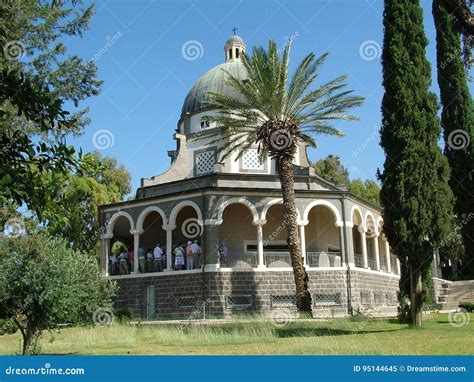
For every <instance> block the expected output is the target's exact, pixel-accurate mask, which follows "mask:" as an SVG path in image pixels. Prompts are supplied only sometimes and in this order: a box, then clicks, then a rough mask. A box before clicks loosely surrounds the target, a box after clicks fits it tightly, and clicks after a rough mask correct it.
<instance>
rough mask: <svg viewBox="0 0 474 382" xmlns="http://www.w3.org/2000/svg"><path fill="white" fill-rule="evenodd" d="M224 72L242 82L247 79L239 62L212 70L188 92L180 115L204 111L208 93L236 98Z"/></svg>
mask: <svg viewBox="0 0 474 382" xmlns="http://www.w3.org/2000/svg"><path fill="white" fill-rule="evenodd" d="M232 37H238V36H232ZM232 37H231V38H232ZM239 38H240V37H239ZM226 71H227V72H229V73H230V74H232V75H233V76H234V77H237V78H238V79H241V80H243V79H246V78H247V71H246V70H245V67H244V65H243V64H242V62H241V61H240V60H236V61H229V62H226V63H224V64H221V65H218V66H216V67H214V68H212V69H211V70H209V71H208V72H207V73H205V74H204V75H203V76H202V77H201V78H199V80H198V81H197V82H196V83H195V84H194V86H193V87H192V88H191V90H190V91H189V93H188V95H187V96H186V98H185V100H184V104H183V108H182V110H181V115H182V116H184V114H186V113H193V112H195V111H198V110H201V109H205V108H206V107H207V105H206V101H209V100H210V95H209V93H210V92H213V93H218V94H223V95H228V96H237V95H238V93H237V92H236V91H235V89H234V88H233V87H232V86H231V85H229V84H228V83H227V81H226V78H227V77H228V75H227V73H226Z"/></svg>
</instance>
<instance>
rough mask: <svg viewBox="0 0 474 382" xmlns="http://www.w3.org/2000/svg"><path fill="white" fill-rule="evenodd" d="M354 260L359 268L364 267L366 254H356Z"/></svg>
mask: <svg viewBox="0 0 474 382" xmlns="http://www.w3.org/2000/svg"><path fill="white" fill-rule="evenodd" d="M354 262H355V266H356V267H357V268H364V256H362V255H358V254H357V253H356V254H354Z"/></svg>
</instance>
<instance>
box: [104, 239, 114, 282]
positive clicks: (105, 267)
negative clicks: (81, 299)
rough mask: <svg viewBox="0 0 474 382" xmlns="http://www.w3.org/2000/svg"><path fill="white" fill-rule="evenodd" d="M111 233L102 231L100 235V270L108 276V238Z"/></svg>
mask: <svg viewBox="0 0 474 382" xmlns="http://www.w3.org/2000/svg"><path fill="white" fill-rule="evenodd" d="M112 238H113V235H112V234H110V233H104V234H103V235H102V270H103V272H104V275H105V276H109V255H110V239H112Z"/></svg>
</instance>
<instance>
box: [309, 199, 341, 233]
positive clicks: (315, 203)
mask: <svg viewBox="0 0 474 382" xmlns="http://www.w3.org/2000/svg"><path fill="white" fill-rule="evenodd" d="M320 205H322V206H326V207H328V208H329V209H330V210H331V211H332V212H333V214H334V217H335V218H336V225H337V226H339V227H341V226H342V225H343V222H342V219H341V213H340V212H339V210H338V209H337V207H336V206H335V205H334V204H332V203H331V202H328V201H327V200H323V199H318V200H313V201H312V202H311V203H309V204H308V205H307V206H306V208H305V210H304V214H303V219H304V220H305V221H307V220H308V215H309V212H310V211H311V209H312V208H313V207H316V206H320Z"/></svg>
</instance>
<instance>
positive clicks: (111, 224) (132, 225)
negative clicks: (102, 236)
mask: <svg viewBox="0 0 474 382" xmlns="http://www.w3.org/2000/svg"><path fill="white" fill-rule="evenodd" d="M120 216H124V217H126V218H127V219H128V222H129V223H130V230H133V229H135V223H134V221H133V218H132V215H130V214H129V213H128V212H125V211H119V212H116V213H115V214H113V215H112V217H111V218H110V220H109V222H108V223H107V234H111V235H113V233H114V225H115V221H116V220H117V219H118V218H119V217H120Z"/></svg>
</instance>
